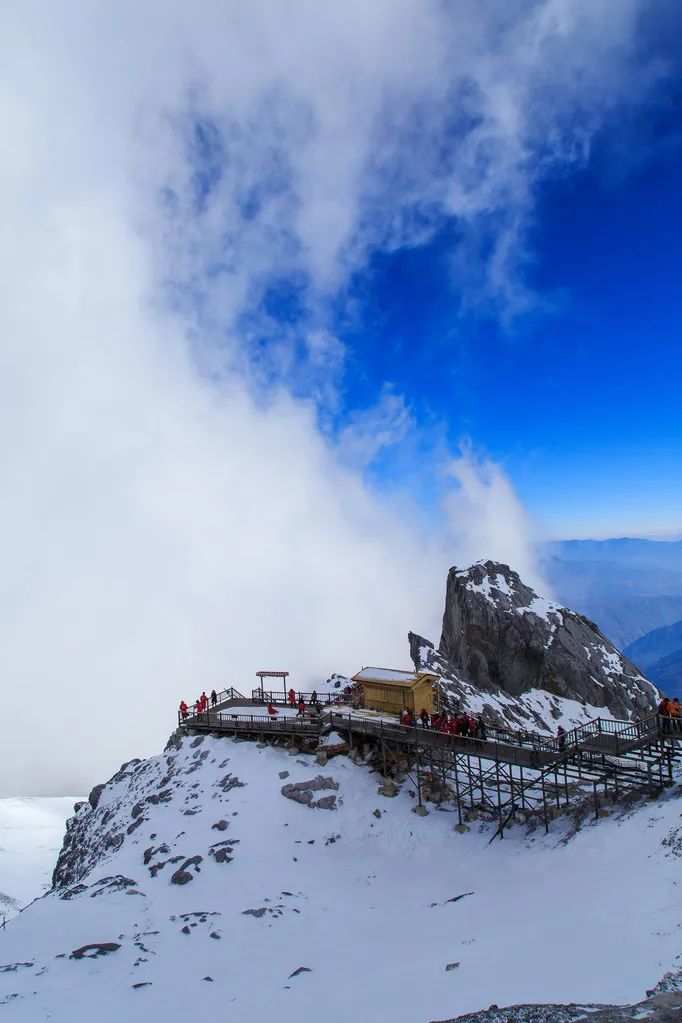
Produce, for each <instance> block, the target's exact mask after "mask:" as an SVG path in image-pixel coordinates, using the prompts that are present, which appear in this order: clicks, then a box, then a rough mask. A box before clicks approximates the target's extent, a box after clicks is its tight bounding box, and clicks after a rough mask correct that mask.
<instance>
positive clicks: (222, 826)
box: [211, 821, 230, 831]
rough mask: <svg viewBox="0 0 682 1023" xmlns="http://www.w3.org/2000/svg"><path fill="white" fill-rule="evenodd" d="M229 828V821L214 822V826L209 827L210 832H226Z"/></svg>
mask: <svg viewBox="0 0 682 1023" xmlns="http://www.w3.org/2000/svg"><path fill="white" fill-rule="evenodd" d="M229 826H230V822H229V821H216V823H215V824H212V825H211V830H212V831H227V829H228V828H229Z"/></svg>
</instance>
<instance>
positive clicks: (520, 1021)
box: [441, 967, 682, 1023]
mask: <svg viewBox="0 0 682 1023" xmlns="http://www.w3.org/2000/svg"><path fill="white" fill-rule="evenodd" d="M446 968H447V967H446ZM636 1019H640V1020H646V1021H647V1023H679V1020H680V1019H682V993H680V992H678V993H670V994H659V995H654V996H653V997H651V998H647V999H646V1000H645V1001H643V1002H637V1004H636V1005H576V1004H575V1003H571V1004H568V1005H508V1006H506V1007H505V1008H503V1009H499V1008H498V1007H497V1006H496V1005H491V1006H490V1008H489V1009H483V1010H482V1011H481V1012H467V1013H466V1014H465V1015H464V1016H455V1017H454V1018H453V1019H449V1020H443V1021H441V1023H627V1021H628V1020H636Z"/></svg>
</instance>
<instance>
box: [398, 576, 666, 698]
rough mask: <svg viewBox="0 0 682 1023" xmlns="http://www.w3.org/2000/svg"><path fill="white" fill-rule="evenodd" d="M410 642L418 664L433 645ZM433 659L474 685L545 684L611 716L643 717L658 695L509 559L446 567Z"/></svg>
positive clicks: (591, 627)
mask: <svg viewBox="0 0 682 1023" xmlns="http://www.w3.org/2000/svg"><path fill="white" fill-rule="evenodd" d="M410 645H411V651H412V654H413V657H415V654H417V655H421V659H422V662H423V661H424V653H423V650H424V646H428V647H430V646H431V644H426V642H425V641H424V640H421V639H420V638H419V637H417V636H411V637H410ZM431 649H432V650H433V648H431ZM435 657H437V658H438V660H439V661H441V663H442V664H444V665H445V667H446V668H449V669H450V670H451V671H452V672H453V673H454V674H455V675H458V674H461V675H463V676H464V677H465V678H466V679H467V680H468V681H470V682H471V683H473V684H474V685H475V686H476V688H477V689H479V690H483V691H488V692H494V691H499V690H500V689H501V690H503V691H504V692H506V693H509V694H510V695H512V696H520V695H522V694H523V693H526V692H528V691H529V690H530V689H544V690H546V691H547V692H549V693H552V694H554V695H556V696H560V697H565V698H568V699H571V700H577V701H579V702H587V703H590V704H592V705H594V706H595V707H606V708H608V710H610V711H611V713H612V714H613V715H614V716H615V717H617V718H629V717H643V716H645V715H646V714H649V713H651V711H652V710H654V709H655V706H656V701H657V698H658V692H657V690H656V688H655V687H654V686H653V685H652V684H651V683H650V682H648V681H647V680H646V679H645V678H644V677H643V676H642V674H641V673H640V672H639V670H638V669H637V668H636V667H635V665H634V664H632V662H631V661H628V660H627V658H626V657H624V656H623V655H622V654H621V653H620V652H619V651H618V650H616V648H615V647H614V646H613V645H612V644H611V643H610V642H609V641H608V640H607V639H606V638H605V637H604V636H603V635H602V634H601V633H600V631H599V629H598V628H597V626H596V625H595V624H594V623H593V622H591V621H589V619H587V618H584V617H583V616H582V615H579V614H576V612H574V611H569V610H568V609H566V608H563V607H560V606H559V605H557V604H554V603H553V602H552V601H549V600H546V599H545V598H543V597H539V596H538V595H537V594H536V593H535V591H534V590H532V589H531V588H530V587H529V586H527V585H525V584H524V583H523V582H522V581H521V579H520V578H519V576H518V574H517V573H516V572H514V571H512V570H511V569H510V568H509V567H508V566H507V565H502V564H498V563H496V562H492V561H486V562H484V563H479V564H476V565H473V566H472V567H471V568H469V569H466V570H463V571H462V570H458V569H457V568H451V569H450V572H449V573H448V580H447V590H446V597H445V612H444V614H443V629H442V634H441V640H440V644H439V647H438V652H437V655H436V652H435V651H433V654H432V655H431V658H430V659H431V660H434V658H435ZM426 660H427V661H428V660H429V657H428V653H427V658H426Z"/></svg>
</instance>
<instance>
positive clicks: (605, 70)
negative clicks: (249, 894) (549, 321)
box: [0, 0, 637, 792]
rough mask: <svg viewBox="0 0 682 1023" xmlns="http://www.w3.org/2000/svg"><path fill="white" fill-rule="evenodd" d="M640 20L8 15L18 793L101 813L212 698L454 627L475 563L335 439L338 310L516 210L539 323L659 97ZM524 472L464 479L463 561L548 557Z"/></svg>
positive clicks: (0, 415)
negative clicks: (535, 249) (443, 225)
mask: <svg viewBox="0 0 682 1023" xmlns="http://www.w3.org/2000/svg"><path fill="white" fill-rule="evenodd" d="M636 12H637V5H636V4H634V3H628V2H626V0H622V2H618V3H614V4H608V5H594V4H593V3H591V2H590V3H588V2H587V0H582V2H581V0H575V2H574V3H571V4H568V3H559V2H557V0H546V2H544V3H532V4H531V3H527V4H524V5H522V6H521V8H520V11H519V16H518V20H517V21H515V22H514V23H509V22H508V20H507V16H508V7H507V5H505V4H502V3H484V4H481V3H480V2H478V0H477V2H476V3H473V2H472V3H462V4H459V5H457V6H456V7H454V6H453V5H441V4H439V3H423V2H422V0H390V2H389V0H377V2H376V3H372V4H369V5H368V4H366V3H365V2H364V0H363V2H360V0H351V2H346V3H344V4H343V5H333V4H320V3H317V2H312V0H299V2H296V3H294V4H291V3H288V2H287V3H284V2H280V0H270V2H269V3H268V4H244V3H234V2H233V3H229V2H224V0H221V2H217V0H216V2H213V0H203V2H201V3H199V4H198V5H192V6H191V7H190V5H187V4H181V3H169V2H163V3H161V2H160V0H159V2H157V3H154V2H150V3H146V4H142V5H140V4H133V3H131V2H129V0H128V2H126V0H122V2H120V3H117V4H116V5H114V6H111V5H105V4H97V3H94V4H86V3H84V2H72V3H64V4H60V5H44V4H33V3H29V2H22V3H14V4H5V5H4V6H3V9H2V12H1V13H0V37H1V38H2V39H3V61H2V65H1V67H0V116H1V119H2V124H3V132H2V138H1V139H0V147H1V153H0V196H1V199H0V201H1V202H2V222H3V237H2V242H1V247H0V280H1V281H2V289H3V295H2V301H1V302H0V437H1V439H0V453H1V456H2V465H3V491H4V498H3V507H2V533H1V536H2V565H3V586H2V593H1V595H0V613H1V614H2V618H3V622H4V625H5V630H4V633H5V634H4V637H3V642H2V644H1V645H0V650H1V653H0V677H2V679H3V680H4V695H5V708H6V715H7V714H10V713H11V722H12V727H11V729H6V731H5V737H4V741H3V752H2V779H3V781H2V785H3V788H4V790H5V791H8V792H18V791H20V790H23V791H43V792H46V791H59V790H62V791H64V790H69V791H74V790H76V789H83V788H84V787H86V786H87V785H89V784H90V783H91V782H94V781H95V780H97V779H98V778H100V777H101V776H102V775H103V774H105V773H106V772H107V771H108V770H110V769H111V768H112V767H114V766H116V765H117V761H118V760H120V759H123V757H125V756H130V755H135V754H139V753H144V752H146V751H150V750H152V749H155V748H157V747H158V744H159V742H160V741H161V739H162V738H163V737H164V736H165V734H166V733H167V732H168V730H169V728H170V727H171V725H172V723H173V710H174V707H175V705H176V704H177V701H178V700H179V698H180V696H185V697H192V696H193V695H194V694H195V693H196V692H197V691H198V690H200V689H202V688H204V687H210V686H212V685H213V684H216V685H220V684H222V683H224V682H228V681H229V682H235V683H237V684H238V685H241V686H244V687H245V688H248V685H249V683H250V681H251V677H252V675H253V672H254V671H255V670H256V669H257V668H259V667H277V666H280V665H283V666H284V667H286V668H288V669H290V670H292V671H293V672H295V677H296V678H297V679H298V681H299V683H300V684H301V685H304V684H305V683H306V682H307V681H308V680H313V679H314V678H316V677H319V674H320V673H324V672H326V671H331V670H334V669H341V670H351V669H353V668H354V667H356V665H357V664H358V663H359V662H360V661H377V662H380V661H382V660H387V661H389V660H390V661H391V662H392V663H397V662H399V661H405V660H406V655H407V651H406V646H405V640H404V636H405V632H406V631H407V629H408V628H410V627H414V628H417V629H420V630H422V631H425V632H431V633H432V634H433V632H434V631H435V625H436V624H437V621H438V617H439V613H440V603H441V592H442V579H443V575H444V571H445V568H446V567H447V564H448V562H449V561H450V560H456V559H454V558H451V557H450V553H449V550H448V546H447V544H446V540H445V538H443V537H438V538H436V539H425V538H424V537H423V536H421V535H420V533H419V531H418V530H417V529H416V527H414V526H413V524H412V523H410V522H409V521H407V520H405V518H404V514H403V512H402V511H400V513H399V512H398V510H397V509H395V508H393V507H391V506H387V505H386V504H385V503H383V502H382V501H380V500H379V499H378V498H376V497H374V496H372V495H371V494H370V493H368V491H367V490H366V489H365V488H364V486H363V484H362V482H361V480H360V479H359V478H358V477H357V476H356V475H354V474H353V473H352V472H351V471H349V470H348V469H347V468H344V466H343V464H342V462H341V460H340V458H339V455H338V453H337V452H336V451H334V450H333V449H332V448H331V446H330V445H329V443H328V442H326V441H325V440H324V439H323V438H322V437H321V435H320V433H319V430H318V427H317V425H316V423H317V418H316V416H317V411H318V410H317V408H316V403H317V404H319V403H328V404H330V405H333V404H334V402H338V400H339V389H338V382H339V377H340V375H341V374H342V372H343V366H344V352H343V351H342V349H340V348H339V344H338V341H337V340H336V339H335V337H334V335H333V332H331V331H330V329H329V325H328V324H327V322H326V320H325V308H326V307H325V302H326V298H327V297H328V295H329V294H330V292H331V291H333V290H334V289H336V288H338V287H341V286H343V284H344V283H345V282H346V280H347V276H348V274H349V273H350V272H352V271H355V270H358V269H360V268H361V267H362V265H363V262H364V260H365V258H366V255H367V252H368V251H369V250H370V249H371V248H372V247H373V246H375V245H377V244H382V245H386V246H398V245H403V244H411V243H413V242H414V241H415V240H417V239H419V238H424V237H428V233H429V231H430V230H432V228H433V225H434V224H435V222H436V221H437V220H438V218H439V216H440V215H441V213H442V212H443V211H445V212H449V213H453V214H455V215H457V216H458V217H459V218H461V221H462V223H463V225H465V226H466V227H467V230H468V231H469V232H470V233H471V235H472V238H473V239H477V238H478V236H479V234H480V232H481V230H483V228H482V227H481V218H483V219H485V218H486V217H488V215H489V214H490V213H491V212H492V213H494V214H496V215H497V217H498V218H499V220H498V223H499V240H498V242H496V244H495V245H494V246H493V250H494V255H493V258H491V260H490V262H489V265H488V270H487V271H486V272H485V273H483V274H482V276H481V280H480V281H479V283H478V292H479V293H484V294H487V295H488V296H489V297H490V300H491V301H492V302H493V303H497V304H501V305H503V306H507V305H509V304H510V303H512V304H513V303H514V302H516V301H517V299H516V297H515V296H516V294H517V293H516V290H515V289H517V288H518V283H517V280H518V275H517V272H516V271H517V265H516V264H517V262H518V252H519V249H518V241H519V239H520V238H522V236H523V231H524V224H525V222H526V218H527V215H528V212H529V210H530V209H531V206H532V185H533V182H534V181H535V180H536V178H537V176H538V174H539V173H541V170H542V167H543V166H544V165H546V164H547V163H548V162H551V161H552V160H556V161H562V162H567V161H568V162H571V161H573V160H575V159H576V154H578V156H579V155H580V154H581V153H583V152H584V151H585V148H586V147H587V146H588V145H589V137H590V132H591V131H593V130H594V127H595V125H596V124H598V123H599V120H600V117H601V116H602V115H603V112H604V110H605V109H606V108H608V107H609V106H614V105H615V104H617V103H618V102H620V100H621V99H623V98H627V97H628V95H629V91H630V90H631V87H632V76H630V75H627V74H626V73H625V72H626V71H627V61H628V58H629V55H630V53H631V50H632V47H633V40H634V33H635V26H636ZM567 89H568V92H567V94H566V95H565V91H566V90H567ZM576 110H579V111H580V112H581V117H580V118H578V120H577V122H576V123H577V125H578V127H577V128H576V127H575V125H574V120H575V119H574V111H576ZM198 122H200V123H201V125H202V126H203V128H204V129H205V135H204V137H203V138H202V137H201V136H198V135H197V133H196V128H197V123H198ZM207 168H209V169H210V174H209V175H208V176H206V170H207ZM202 175H203V176H202ZM473 244H474V242H473V241H472V245H473ZM500 253H502V254H503V256H500ZM283 277H284V278H287V279H291V278H294V279H296V280H299V281H302V282H303V283H304V287H303V289H302V293H301V294H302V297H301V301H302V303H303V313H302V317H301V322H300V323H298V324H296V323H294V324H290V325H289V326H288V327H287V326H286V325H285V326H282V323H281V319H279V318H278V317H277V316H275V315H272V314H271V313H268V310H267V309H266V308H264V306H263V297H264V294H265V293H266V291H267V289H268V288H269V287H270V286H271V285H272V283H273V281H276V280H278V279H282V278H283ZM264 338H265V339H266V340H267V344H266V345H264V344H263V343H262V342H263V339H264ZM301 381H303V382H304V384H303V386H301ZM296 395H297V397H296ZM306 396H307V397H306ZM389 411H390V410H389ZM393 412H397V418H396V417H394V420H393V425H394V426H395V423H396V422H397V423H398V425H399V426H400V424H401V423H402V424H403V426H404V425H405V423H406V419H405V415H406V413H404V412H403V411H401V410H400V409H399V408H398V409H394V410H393ZM389 418H390V417H389ZM401 428H402V427H401ZM389 432H390V431H389ZM365 447H366V445H365ZM500 479H501V478H500V477H499V476H498V475H496V474H495V472H494V471H492V470H491V471H490V472H489V473H488V474H487V476H486V478H485V480H484V482H483V484H482V485H480V486H479V484H478V483H477V477H476V472H475V471H474V470H472V469H471V468H466V470H465V468H462V467H460V470H459V482H460V484H461V485H462V487H463V491H460V497H459V498H458V499H455V510H454V512H453V516H454V519H455V520H456V522H457V530H458V536H460V537H469V539H468V540H466V541H465V540H462V539H460V540H458V546H457V559H459V560H462V559H464V560H466V559H467V553H468V551H469V550H471V555H472V556H473V557H476V556H478V552H479V549H481V548H483V547H485V548H486V550H490V551H492V552H493V553H494V554H495V555H496V556H505V551H506V550H511V551H512V554H513V555H514V557H517V556H519V557H520V556H521V555H520V554H519V550H520V549H522V546H523V536H522V533H523V529H522V525H521V524H517V526H515V527H514V528H513V529H511V530H510V532H507V531H506V527H505V530H503V531H502V532H500V521H499V519H498V518H497V517H496V516H495V515H491V514H490V513H488V512H486V514H484V515H482V516H481V515H480V511H481V506H482V505H483V506H484V507H486V508H487V507H488V506H489V499H490V498H491V497H494V498H495V500H497V498H498V496H499V495H500V494H501V495H502V498H503V500H504V501H507V502H508V503H509V504H510V505H511V506H512V507H513V498H511V496H510V494H509V491H508V487H506V484H504V482H500ZM467 488H471V490H472V492H473V496H472V497H471V498H470V499H468V500H467V501H464V500H463V498H462V494H463V493H466V492H467ZM457 501H459V503H457ZM470 516H474V517H475V518H476V520H477V522H478V525H477V527H476V530H475V531H474V532H472V531H471V525H470V523H469V517H470ZM481 523H483V524H484V525H483V524H481ZM486 530H487V531H489V536H488V535H487V533H486ZM510 534H511V535H510ZM505 537H506V538H507V539H509V542H507V539H505ZM368 623H370V624H368Z"/></svg>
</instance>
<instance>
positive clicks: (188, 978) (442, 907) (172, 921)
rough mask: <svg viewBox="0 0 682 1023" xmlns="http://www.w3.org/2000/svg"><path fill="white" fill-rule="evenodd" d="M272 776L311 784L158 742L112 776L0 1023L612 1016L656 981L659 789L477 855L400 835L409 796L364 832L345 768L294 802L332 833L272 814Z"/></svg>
mask: <svg viewBox="0 0 682 1023" xmlns="http://www.w3.org/2000/svg"><path fill="white" fill-rule="evenodd" d="M286 772H288V777H287V781H288V783H289V784H291V785H301V784H303V786H304V787H305V786H307V785H309V784H310V782H311V779H312V780H315V778H316V776H315V772H314V770H312V769H311V758H310V757H305V756H299V757H297V758H291V757H289V756H288V755H287V752H286V751H285V750H283V749H280V748H278V747H274V746H269V745H267V744H262V743H254V742H246V741H235V740H233V739H229V738H225V737H223V738H217V737H214V736H206V737H203V736H200V737H198V738H196V739H192V738H191V737H189V736H181V735H179V734H175V735H174V736H173V737H172V738H171V740H170V742H169V744H168V746H167V748H166V750H165V751H164V752H163V753H162V754H161V755H159V756H156V757H152V758H150V759H149V760H145V761H142V762H132V763H131V764H128V765H124V767H122V768H121V770H119V771H118V772H117V773H116V774H115V775H114V777H113V778H112V779H111V780H110V781H109V782H108V783H107V784H106V785H105V786H104V787H103V788H102V789H101V791H100V793H99V798H98V800H97V805H96V806H95V807H93V806H92V805H91V804H90V803H89V802H86V803H84V804H83V805H81V806H80V808H79V809H78V811H77V813H76V814H75V816H74V817H73V818H72V819H71V820H70V821H69V824H68V831H67V836H66V840H65V843H64V848H63V850H62V853H61V854H60V856H59V860H58V863H57V866H56V869H55V871H54V888H53V889H52V890H51V891H50V892H49V893H48V894H46V895H45V896H43V897H42V898H41V899H39V900H37V901H36V902H34V903H33V904H32V905H31V906H29V907H28V908H27V909H26V910H25V911H24V912H22V913H21V914H20V915H19V916H18V917H16V918H15V919H14V920H12V921H10V923H9V924H8V926H7V928H6V931H5V932H4V933H3V934H2V938H1V942H0V944H1V951H0V955H1V957H2V958H0V1005H1V1006H2V1010H3V1020H6V1021H8V1023H35V1021H36V1020H43V1019H50V1020H51V1021H52V1023H92V1021H93V1020H96V1021H97V1023H114V1021H116V1023H120V1020H121V1019H125V1020H126V1021H127V1023H138V1021H139V1023H143V1021H144V1023H148V1021H149V1020H165V1021H168V1023H172V1021H175V1020H185V1019H198V1018H207V1019H213V1018H214V1019H235V1020H239V1021H240V1023H256V1021H258V1023H261V1021H262V1020H264V1019H277V1020H278V1021H279V1023H299V1021H300V1020H309V1019H317V1018H318V1017H319V1016H320V1015H322V1016H323V1017H324V1019H325V1020H326V1021H327V1023H341V1021H345V1020H348V1019H355V1018H357V1016H358V1006H361V1007H362V1017H363V1018H364V1019H390V1020H391V1021H392V1023H424V1021H426V1020H444V1019H451V1018H453V1017H455V1016H456V1015H458V1014H461V1013H465V1012H473V1011H474V1010H478V1009H480V1008H481V1007H482V1005H489V1004H490V1003H491V1002H495V1003H497V1004H498V1005H507V1004H518V1003H524V1002H525V1003H530V1002H553V1003H563V1002H580V1003H582V1004H586V1003H611V1002H629V1001H632V1002H634V1001H637V1000H638V999H640V998H642V997H644V993H645V990H646V988H647V987H649V988H650V987H651V986H652V985H654V984H655V983H656V982H657V980H658V978H660V977H661V975H662V974H664V973H665V972H666V971H673V970H675V969H676V968H677V965H678V964H677V963H676V956H678V954H679V953H680V937H681V932H680V927H679V905H678V901H679V900H678V899H677V897H676V895H675V892H676V890H677V889H676V882H677V880H678V874H679V857H678V856H677V854H676V852H675V850H676V829H678V828H679V826H680V810H682V800H680V799H678V798H676V797H677V795H678V793H679V790H678V789H677V788H675V789H670V790H668V791H667V792H666V793H665V795H664V796H663V797H662V798H661V799H660V800H659V801H657V802H656V803H655V804H651V803H646V802H642V803H641V804H640V805H639V806H638V807H636V808H633V807H631V808H630V810H628V812H627V813H623V814H622V815H620V816H618V815H617V814H616V813H613V815H612V816H611V817H609V818H605V819H603V820H600V821H599V822H598V823H594V824H592V823H587V824H585V825H583V827H582V829H581V830H579V831H578V833H577V834H576V835H575V837H573V838H571V839H570V840H569V841H566V842H565V843H564V842H563V841H562V839H564V838H567V836H568V832H569V827H570V825H569V822H568V821H566V822H565V823H564V822H562V821H561V820H557V821H554V822H553V824H552V830H551V832H550V834H549V836H545V835H544V834H538V833H535V834H532V835H526V832H525V830H524V829H523V828H521V827H520V826H518V825H517V826H514V827H512V828H510V829H509V831H508V832H505V840H504V841H502V842H501V841H496V842H494V843H493V844H492V845H489V844H488V842H489V839H490V837H491V835H492V833H493V830H492V829H493V827H494V826H493V825H491V824H488V823H486V822H479V823H478V824H477V825H476V826H475V827H473V828H472V829H471V830H470V831H468V832H467V833H465V834H456V833H455V832H454V830H453V823H454V821H455V820H456V817H454V816H453V814H452V813H451V812H448V810H447V804H445V805H443V806H440V807H439V806H437V805H435V804H434V805H433V808H432V809H431V811H430V813H429V815H428V816H427V817H423V818H421V817H418V816H416V815H415V814H414V813H413V812H412V809H413V807H414V805H415V799H414V797H413V796H411V795H410V788H411V784H412V783H410V782H408V783H406V784H405V785H404V786H402V787H401V788H399V787H398V786H394V789H395V791H394V792H393V793H392V796H393V798H391V799H384V800H382V801H381V810H380V812H379V813H378V814H377V812H376V811H377V809H378V808H377V798H378V797H377V776H376V774H372V773H370V771H369V770H368V769H367V767H365V766H362V765H359V764H356V763H354V762H352V761H351V760H350V759H349V758H348V757H343V756H338V757H336V758H335V759H333V760H332V761H330V763H329V764H328V765H327V766H326V767H325V774H324V776H320V777H321V778H322V783H323V785H324V786H326V785H330V786H332V787H331V788H330V789H325V788H324V787H323V785H320V787H319V789H318V788H313V789H311V791H312V792H313V794H314V795H318V794H323V793H324V792H325V791H327V792H329V793H330V794H332V795H334V796H335V797H336V808H335V810H334V812H333V813H329V812H317V811H311V809H310V807H309V806H307V805H298V804H297V803H296V802H293V801H292V800H290V799H286V798H283V797H282V795H281V788H282V775H283V774H284V773H286ZM304 790H305V788H304ZM664 840H665V842H664ZM178 873H180V875H183V874H187V875H188V877H187V878H186V879H185V878H183V883H177V882H175V883H174V879H175V878H176V877H178ZM463 894H466V898H462V897H461V896H462V895H463ZM455 962H456V963H459V966H458V967H457V969H452V970H448V969H447V966H448V964H451V963H455ZM491 964H492V965H491ZM494 964H498V965H499V964H504V968H495V965H494ZM207 978H210V980H207Z"/></svg>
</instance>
